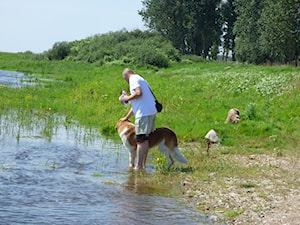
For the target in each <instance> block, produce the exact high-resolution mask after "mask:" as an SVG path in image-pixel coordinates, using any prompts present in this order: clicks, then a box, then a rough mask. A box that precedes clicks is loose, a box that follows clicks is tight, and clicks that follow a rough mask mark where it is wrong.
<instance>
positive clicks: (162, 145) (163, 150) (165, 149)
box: [158, 141, 174, 169]
mask: <svg viewBox="0 0 300 225" xmlns="http://www.w3.org/2000/svg"><path fill="white" fill-rule="evenodd" d="M158 149H159V151H160V153H162V154H164V155H165V156H166V159H167V164H168V169H170V168H171V166H172V165H173V163H174V160H173V159H172V158H171V157H170V149H169V148H168V147H167V146H166V145H165V143H164V141H163V142H161V143H160V144H159V145H158Z"/></svg>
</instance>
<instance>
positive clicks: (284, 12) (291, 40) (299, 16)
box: [259, 0, 300, 63]
mask: <svg viewBox="0 0 300 225" xmlns="http://www.w3.org/2000/svg"><path fill="white" fill-rule="evenodd" d="M297 6H298V7H297ZM259 24H260V33H261V36H260V42H261V48H262V52H263V53H264V54H268V59H269V60H270V61H277V62H282V63H287V62H291V61H292V60H295V61H296V62H297V58H298V57H299V52H300V1H299V0H276V1H274V0H272V1H271V0H269V1H268V4H267V5H266V6H265V8H264V11H263V12H262V15H261V18H260V19H259Z"/></svg>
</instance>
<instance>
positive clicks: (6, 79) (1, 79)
mask: <svg viewBox="0 0 300 225" xmlns="http://www.w3.org/2000/svg"><path fill="white" fill-rule="evenodd" d="M0 84H4V85H8V86H10V87H24V86H33V85H34V84H35V83H34V79H33V78H32V77H29V76H26V75H25V74H24V73H21V72H13V71H7V70H0Z"/></svg>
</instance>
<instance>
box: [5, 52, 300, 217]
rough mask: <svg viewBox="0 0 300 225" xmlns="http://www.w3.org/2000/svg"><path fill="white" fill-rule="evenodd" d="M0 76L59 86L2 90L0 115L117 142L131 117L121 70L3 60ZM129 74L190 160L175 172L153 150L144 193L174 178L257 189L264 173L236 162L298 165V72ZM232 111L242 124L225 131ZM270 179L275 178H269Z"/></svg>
mask: <svg viewBox="0 0 300 225" xmlns="http://www.w3.org/2000/svg"><path fill="white" fill-rule="evenodd" d="M0 69H4V70H11V71H22V72H25V73H28V74H35V76H36V79H41V78H50V79H55V80H59V81H61V82H48V83H46V84H44V85H38V86H35V87H25V88H21V89H14V88H9V87H4V86H0V89H1V91H0V102H1V105H0V113H5V112H7V111H8V110H10V109H20V110H21V111H22V110H28V111H34V112H36V113H38V114H41V115H44V116H45V115H46V116H48V115H51V114H53V113H57V114H61V115H65V116H66V122H67V121H73V120H77V121H79V123H80V124H81V125H82V126H86V127H95V128H97V129H99V131H100V132H101V134H102V135H105V136H107V137H108V138H111V139H115V140H116V141H120V140H119V137H118V135H117V133H116V131H115V128H114V126H115V123H116V121H117V120H118V119H119V118H121V117H123V116H124V115H125V114H126V113H127V111H128V108H126V107H124V106H123V105H121V104H120V103H119V101H118V97H119V95H120V94H121V90H122V89H126V90H128V86H127V83H126V82H125V81H124V80H123V79H122V76H121V73H122V70H123V69H124V67H122V66H116V65H111V66H96V65H89V64H83V63H75V62H68V61H65V62H61V61H34V60H29V59H25V58H24V57H23V56H22V55H20V54H8V53H0ZM132 69H133V70H135V71H136V72H137V73H139V74H140V75H142V76H144V77H145V78H146V79H147V80H148V82H149V83H150V84H151V87H152V89H153V91H154V93H155V95H156V97H157V98H158V99H159V101H160V102H162V103H163V106H164V109H163V111H162V112H161V113H159V114H158V115H157V124H156V125H157V126H168V127H170V128H172V129H173V130H174V131H175V132H176V133H177V135H178V139H179V145H180V147H181V150H182V152H183V153H184V155H185V156H186V158H187V159H188V160H189V165H188V166H187V167H180V166H179V165H176V166H178V167H179V168H180V169H179V170H171V171H167V169H166V166H165V165H164V164H165V159H164V158H163V157H162V156H160V155H159V153H157V152H158V151H151V152H150V155H149V160H150V161H151V162H152V163H153V164H155V165H156V167H157V168H158V169H157V171H156V173H155V176H154V178H153V177H151V176H150V177H148V176H147V177H145V178H143V179H140V182H141V185H142V186H143V185H144V183H150V184H152V183H157V182H158V183H164V182H165V183H168V182H170V181H172V182H174V186H176V184H177V182H176V181H177V180H178V179H179V180H185V179H188V180H190V181H191V182H192V183H195V184H198V185H203V184H202V182H204V183H205V182H206V183H207V184H209V185H212V184H214V185H212V187H210V188H211V192H212V193H214V192H216V193H218V192H219V191H220V190H221V189H226V188H227V184H226V179H230V178H232V177H234V178H240V180H239V181H238V182H236V183H235V184H234V185H235V186H236V188H239V189H255V190H258V189H259V188H260V187H259V186H257V184H256V182H254V181H253V180H256V179H258V178H257V177H258V176H257V175H258V174H260V173H261V171H260V170H261V167H259V166H248V167H245V166H244V165H242V164H240V163H237V160H236V158H243V157H248V156H250V155H253V154H254V155H263V154H267V155H270V156H272V157H291V158H294V159H295V160H296V161H298V160H299V158H300V152H299V147H298V146H300V126H299V125H300V69H299V68H295V67H289V66H274V67H268V66H254V65H242V64H238V63H220V62H219V63H218V62H206V61H205V62H199V63H178V64H174V65H172V66H171V67H170V68H167V69H155V68H150V69H149V68H136V67H134V66H133V67H132ZM234 107H236V108H238V109H239V110H240V113H241V119H242V122H241V123H239V124H235V125H233V124H225V123H224V121H225V119H226V116H227V112H228V110H229V109H230V108H234ZM210 129H214V130H216V131H217V132H218V133H219V136H220V138H221V143H220V146H219V147H216V148H214V150H212V152H211V153H210V154H209V155H207V154H206V153H205V148H206V142H205V140H204V136H205V134H206V132H208V131H209V130H210ZM233 158H235V160H233ZM268 170H269V172H272V170H273V168H271V167H264V173H267V172H266V171H268ZM178 174H179V175H180V176H178ZM264 176H265V174H263V175H261V177H264ZM293 176H296V175H293ZM267 177H268V178H270V179H273V178H272V175H268V176H267ZM224 179H225V181H223V180H224ZM276 179H277V178H276ZM294 180H297V178H296V179H294ZM200 181H201V182H200ZM199 182H200V183H201V184H199ZM290 182H291V183H290V185H291V186H294V185H295V183H294V182H293V181H290ZM157 188H158V187H157ZM192 189H194V187H193V188H192ZM176 193H177V191H176ZM232 207H233V208H234V206H232ZM241 210H242V211H241ZM243 210H244V209H230V210H228V211H227V213H225V214H226V217H227V218H229V219H231V218H233V217H235V216H238V215H239V214H241V213H242V212H243Z"/></svg>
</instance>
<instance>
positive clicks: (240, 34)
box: [233, 0, 266, 64]
mask: <svg viewBox="0 0 300 225" xmlns="http://www.w3.org/2000/svg"><path fill="white" fill-rule="evenodd" d="M265 1H266V0H235V4H236V5H235V7H236V8H235V9H236V13H237V15H238V17H237V20H236V22H235V26H234V29H233V32H234V35H236V41H235V44H236V45H235V49H234V50H235V54H236V58H237V59H238V60H239V61H242V62H249V63H256V64H259V63H263V62H264V61H265V58H266V56H265V55H263V53H262V52H261V48H260V45H261V43H260V42H259V40H260V39H259V37H260V29H259V23H258V21H259V18H260V15H261V12H262V10H263V5H264V3H265Z"/></svg>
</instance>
